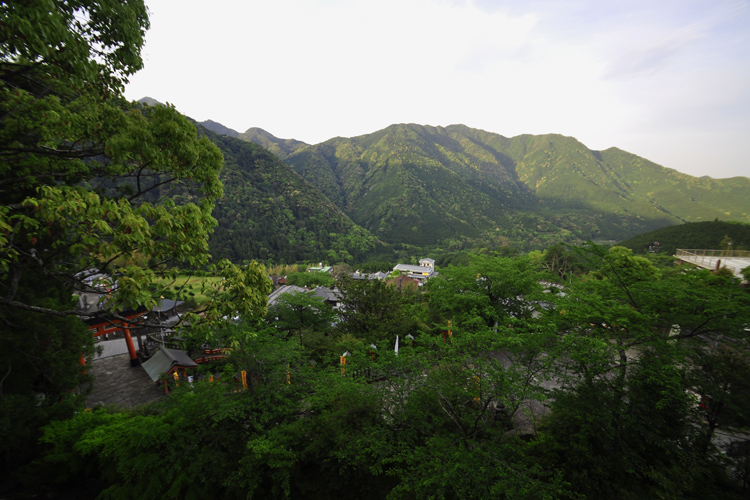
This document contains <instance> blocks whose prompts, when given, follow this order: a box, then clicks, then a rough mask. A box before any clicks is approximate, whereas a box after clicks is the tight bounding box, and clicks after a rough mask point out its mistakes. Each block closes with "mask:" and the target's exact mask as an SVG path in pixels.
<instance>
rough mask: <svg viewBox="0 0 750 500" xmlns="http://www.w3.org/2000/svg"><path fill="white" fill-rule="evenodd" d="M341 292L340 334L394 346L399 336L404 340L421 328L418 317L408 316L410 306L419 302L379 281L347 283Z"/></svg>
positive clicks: (349, 280) (343, 283)
mask: <svg viewBox="0 0 750 500" xmlns="http://www.w3.org/2000/svg"><path fill="white" fill-rule="evenodd" d="M340 289H341V301H340V303H341V307H340V308H339V309H338V311H337V313H338V315H339V317H340V319H341V321H340V322H339V323H338V324H337V325H336V328H337V330H338V331H339V333H340V334H348V335H350V336H352V337H355V338H357V339H361V340H362V341H364V342H365V343H366V344H370V343H378V342H380V341H383V340H385V341H387V342H388V343H390V344H391V345H393V342H395V340H396V336H397V335H400V336H401V338H403V337H405V336H406V335H409V334H415V333H417V331H418V329H419V328H420V327H421V325H420V324H419V317H418V316H417V315H413V314H412V315H408V314H407V311H408V308H407V305H408V304H409V302H410V301H413V300H415V298H414V297H413V296H411V295H410V294H409V293H400V292H399V290H398V289H397V288H396V287H392V286H389V285H387V284H386V283H384V282H383V281H379V280H352V279H344V280H343V281H342V282H341V285H340Z"/></svg>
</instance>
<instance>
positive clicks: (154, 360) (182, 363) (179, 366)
mask: <svg viewBox="0 0 750 500" xmlns="http://www.w3.org/2000/svg"><path fill="white" fill-rule="evenodd" d="M141 366H143V369H144V370H146V373H148V376H149V377H151V380H153V381H154V382H159V380H160V376H168V375H170V374H173V373H174V372H182V376H183V377H185V376H187V373H186V372H185V370H186V369H187V368H195V367H196V366H198V363H196V362H195V361H193V360H192V359H191V358H190V356H188V355H187V353H186V352H185V351H181V350H178V349H167V348H166V347H160V348H159V350H158V351H156V352H155V353H154V355H153V356H151V357H150V358H149V359H148V361H144V362H143V364H142V365H141Z"/></svg>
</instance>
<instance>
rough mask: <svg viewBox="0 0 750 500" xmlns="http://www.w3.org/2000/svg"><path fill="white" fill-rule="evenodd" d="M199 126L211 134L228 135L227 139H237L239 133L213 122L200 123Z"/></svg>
mask: <svg viewBox="0 0 750 500" xmlns="http://www.w3.org/2000/svg"><path fill="white" fill-rule="evenodd" d="M200 124H201V125H202V126H203V127H205V128H207V129H208V130H210V131H211V132H216V133H217V134H219V135H228V136H229V137H239V136H240V133H239V132H237V131H236V130H234V129H231V128H229V127H225V126H224V125H222V124H221V123H218V122H215V121H213V120H206V121H203V122H200Z"/></svg>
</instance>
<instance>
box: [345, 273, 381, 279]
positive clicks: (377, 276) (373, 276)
mask: <svg viewBox="0 0 750 500" xmlns="http://www.w3.org/2000/svg"><path fill="white" fill-rule="evenodd" d="M387 277H388V274H386V273H384V272H383V271H378V272H377V273H369V274H368V273H360V272H359V271H355V272H353V273H352V274H351V276H350V278H351V279H353V280H384V279H386V278H387Z"/></svg>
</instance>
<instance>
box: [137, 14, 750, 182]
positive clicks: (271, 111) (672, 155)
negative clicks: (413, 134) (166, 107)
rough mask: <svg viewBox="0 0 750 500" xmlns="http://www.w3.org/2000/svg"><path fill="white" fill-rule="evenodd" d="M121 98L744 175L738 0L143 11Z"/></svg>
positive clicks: (745, 64) (337, 131)
mask: <svg viewBox="0 0 750 500" xmlns="http://www.w3.org/2000/svg"><path fill="white" fill-rule="evenodd" d="M146 4H147V6H148V8H149V11H150V19H151V29H150V30H149V32H148V33H147V35H146V45H145V47H144V50H143V56H144V69H142V70H141V71H140V72H138V73H137V74H135V75H133V76H132V77H131V78H130V83H129V84H128V85H127V86H126V89H125V95H126V97H128V98H129V99H133V100H137V99H140V98H142V97H146V96H148V97H152V98H154V99H156V100H158V101H160V102H169V103H170V104H173V105H174V106H175V107H176V108H177V109H178V110H179V111H180V112H182V113H183V114H185V115H187V116H189V117H191V118H193V119H196V120H198V121H204V120H209V119H210V120H213V121H216V122H219V123H221V124H223V125H225V126H227V127H230V128H233V129H235V130H237V131H238V132H244V131H245V130H247V129H248V128H250V127H260V128H262V129H264V130H266V131H267V132H269V133H271V134H273V135H275V136H276V137H279V138H282V139H297V140H300V141H304V142H306V143H308V144H316V143H319V142H322V141H325V140H327V139H330V138H332V137H354V136H358V135H363V134H369V133H372V132H375V131H378V130H380V129H383V128H385V127H387V126H388V125H391V124H394V123H417V124H420V125H433V126H447V125H451V124H458V123H461V124H464V125H467V126H469V127H473V128H478V129H482V130H486V131H488V132H494V133H497V134H500V135H504V136H506V137H513V136H516V135H519V134H546V133H558V134H563V135H566V136H572V137H575V138H576V139H578V140H579V141H581V142H582V143H583V144H585V145H586V146H587V147H588V148H589V149H592V150H603V149H607V148H609V147H613V146H614V147H618V148H620V149H623V150H625V151H628V152H630V153H633V154H636V155H639V156H641V157H644V158H646V159H648V160H651V161H654V162H656V163H658V164H660V165H662V166H664V167H668V168H672V169H675V170H679V171H681V172H684V173H687V174H690V175H693V176H704V175H708V176H710V177H714V178H725V177H733V176H744V177H750V0H627V1H626V0H606V1H602V0H526V1H510V0H509V1H503V0H266V1H263V2H261V1H256V0H212V1H211V2H206V1H205V0H200V1H198V0H179V1H178V0H146Z"/></svg>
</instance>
